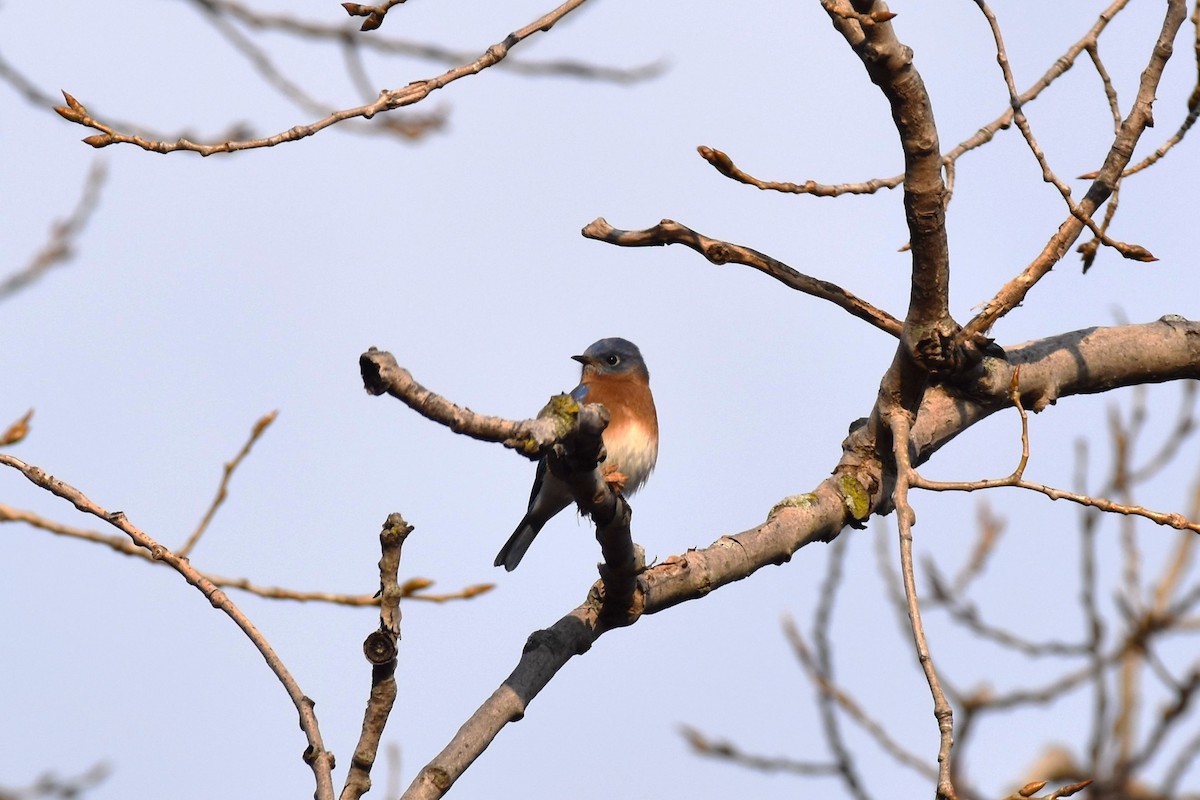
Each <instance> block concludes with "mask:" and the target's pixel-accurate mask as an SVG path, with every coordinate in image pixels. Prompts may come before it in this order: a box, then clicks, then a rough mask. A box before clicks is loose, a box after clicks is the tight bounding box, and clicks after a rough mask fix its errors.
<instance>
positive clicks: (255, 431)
mask: <svg viewBox="0 0 1200 800" xmlns="http://www.w3.org/2000/svg"><path fill="white" fill-rule="evenodd" d="M277 416H279V412H278V411H269V412H267V413H266V414H264V415H263V416H262V417H260V418H259V420H258V422H256V423H254V427H253V428H252V429H251V430H250V438H249V439H247V440H246V443H245V444H244V445H242V449H241V450H239V451H238V454H237V455H236V456H234V457H233V460H232V461H227V462H226V463H225V468H224V470H223V471H222V475H221V483H220V485H219V486H218V487H217V496H216V497H214V498H213V501H212V503H211V504H209V506H208V511H206V512H205V513H204V517H203V518H202V519H201V520H200V524H199V525H197V526H196V530H194V531H192V535H191V536H189V537H188V539H187V541H186V542H184V545H183V547H181V548H179V549H178V550H177V551H176V553H178V555H179V556H180V558H187V556H188V554H189V553H191V552H192V548H194V547H195V546H196V543H197V542H199V541H200V537H201V536H203V535H204V532H205V531H206V530H208V526H209V523H211V522H212V520H213V517H214V516H215V515H216V513H217V509H218V508H220V507H221V504H222V503H224V502H225V497H226V496H227V494H228V490H229V479H230V478H232V477H233V473H234V470H236V469H237V468H238V465H240V464H241V463H242V461H243V460H244V459H245V458H246V456H248V455H250V448H252V447H254V443H255V442H257V441H258V440H259V438H260V437H261V436H262V435H263V433H265V432H266V430H267V428H269V427H271V423H272V422H274V421H275V418H276V417H277Z"/></svg>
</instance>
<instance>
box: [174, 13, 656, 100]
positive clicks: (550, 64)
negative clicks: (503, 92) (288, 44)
mask: <svg viewBox="0 0 1200 800" xmlns="http://www.w3.org/2000/svg"><path fill="white" fill-rule="evenodd" d="M193 2H196V3H199V4H202V5H203V6H204V7H206V8H211V9H215V10H219V11H221V12H223V13H226V14H229V15H230V16H232V17H234V18H236V19H237V20H238V21H239V22H241V23H242V24H243V25H245V26H246V27H249V28H255V29H260V30H276V31H281V32H283V33H287V34H290V35H292V36H297V37H301V38H306V39H313V40H322V41H340V42H346V41H350V40H352V41H354V42H355V43H356V45H358V46H360V47H362V48H363V49H365V50H370V51H372V52H376V53H382V54H384V55H389V56H407V57H411V58H421V59H425V60H427V61H434V62H437V63H441V64H463V63H466V62H468V61H470V60H472V59H473V58H475V54H474V53H467V52H464V51H461V50H451V49H449V48H446V47H442V46H440V45H436V44H427V43H424V42H412V41H406V40H402V39H394V38H389V37H385V36H381V35H375V36H359V35H358V33H357V32H356V31H355V29H354V28H353V27H352V26H347V25H331V24H328V23H322V22H314V21H310V20H304V19H300V18H298V17H296V16H294V15H292V14H270V13H266V12H262V11H257V10H253V9H249V8H247V7H246V6H244V5H242V4H241V3H237V2H233V0H193ZM497 68H498V69H502V70H505V71H506V72H513V73H517V74H522V75H533V76H557V77H570V78H581V79H585V80H598V81H609V82H612V83H636V82H639V81H645V80H649V79H651V78H654V77H657V76H659V75H661V74H662V73H663V71H664V69H665V64H663V63H662V62H661V61H656V62H652V63H649V64H643V65H641V66H637V67H631V68H628V69H622V68H619V67H604V66H599V65H595V64H588V63H585V62H582V61H573V60H567V59H559V60H552V61H529V60H524V59H516V58H506V59H505V60H504V61H502V62H501V63H500V64H499V65H497Z"/></svg>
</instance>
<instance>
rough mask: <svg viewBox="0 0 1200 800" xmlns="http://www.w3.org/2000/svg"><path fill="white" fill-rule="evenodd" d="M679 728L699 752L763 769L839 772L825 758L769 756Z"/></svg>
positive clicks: (694, 730) (822, 772)
mask: <svg viewBox="0 0 1200 800" xmlns="http://www.w3.org/2000/svg"><path fill="white" fill-rule="evenodd" d="M679 732H680V734H681V735H682V736H683V738H684V739H686V740H687V743H688V745H689V746H690V747H691V748H692V751H693V752H694V753H696V754H697V755H701V756H705V757H707V758H715V759H719V760H721V761H726V762H729V763H731V764H737V765H738V766H740V767H746V768H748V769H756V770H759V771H760V772H791V773H793V774H796V775H809V776H813V775H836V774H837V767H836V766H835V765H833V764H830V763H828V762H823V761H796V760H794V759H791V758H782V757H778V758H769V757H766V756H756V755H752V754H749V753H746V752H744V751H743V750H741V749H740V748H738V747H737V746H736V745H734V744H731V743H730V742H727V741H714V740H712V739H709V738H708V737H707V736H705V735H704V734H703V733H701V732H700V731H698V730H696V729H695V728H692V727H690V726H687V725H681V726H680V727H679Z"/></svg>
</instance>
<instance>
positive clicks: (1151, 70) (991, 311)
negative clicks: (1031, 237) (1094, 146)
mask: <svg viewBox="0 0 1200 800" xmlns="http://www.w3.org/2000/svg"><path fill="white" fill-rule="evenodd" d="M1185 15H1186V12H1185V9H1184V4H1183V2H1182V0H1169V2H1168V3H1167V12H1166V16H1165V18H1164V19H1163V25H1162V30H1161V32H1160V33H1159V36H1158V40H1157V41H1156V42H1155V45H1154V50H1153V53H1152V55H1151V57H1150V61H1149V63H1148V64H1147V65H1146V69H1145V70H1144V71H1143V72H1142V77H1141V83H1140V85H1139V86H1138V93H1137V98H1136V99H1135V101H1134V104H1133V109H1132V110H1131V111H1130V113H1129V116H1127V117H1126V118H1125V121H1124V122H1123V123H1122V124H1121V131H1120V133H1118V134H1117V136H1116V138H1115V139H1114V141H1113V144H1112V147H1111V148H1110V149H1109V151H1108V155H1107V157H1106V158H1105V162H1104V166H1103V167H1102V168H1101V170H1100V172H1099V175H1098V176H1097V178H1096V180H1095V181H1093V182H1092V186H1091V188H1090V189H1088V192H1087V194H1086V195H1085V196H1084V198H1083V200H1082V201H1081V202H1080V204H1079V208H1080V210H1081V211H1082V212H1083V214H1084V215H1085V216H1089V217H1090V216H1091V215H1092V214H1093V213H1095V210H1096V209H1097V208H1098V207H1099V206H1100V204H1101V203H1102V202H1104V201H1105V200H1106V199H1108V197H1109V195H1111V194H1112V190H1113V187H1114V186H1116V185H1117V183H1118V182H1119V180H1120V176H1121V173H1122V172H1124V170H1125V167H1126V166H1127V165H1128V164H1129V159H1130V157H1131V155H1132V153H1133V150H1134V147H1135V146H1136V145H1137V142H1138V140H1139V139H1140V138H1141V135H1142V133H1143V132H1144V131H1145V130H1146V128H1147V127H1148V126H1149V125H1151V124H1152V123H1153V113H1152V110H1151V106H1152V104H1153V102H1154V96H1155V92H1156V91H1157V89H1158V84H1159V82H1160V81H1161V80H1162V74H1163V69H1164V68H1165V67H1166V63H1167V60H1168V59H1169V58H1170V56H1171V52H1172V42H1173V41H1174V39H1175V34H1176V33H1178V31H1179V28H1180V26H1181V25H1182V24H1183V20H1184V17H1185ZM1082 229H1083V223H1082V222H1080V221H1079V219H1078V218H1076V217H1075V216H1074V215H1072V217H1071V218H1070V219H1068V220H1066V221H1065V222H1064V223H1063V224H1062V225H1061V226H1059V228H1058V230H1057V232H1056V233H1055V234H1054V235H1053V236H1051V237H1050V240H1049V241H1048V242H1047V243H1046V245H1045V247H1043V248H1042V252H1041V253H1040V254H1039V255H1038V256H1037V258H1035V259H1034V260H1033V261H1032V262H1031V263H1030V264H1029V265H1028V266H1026V267H1025V269H1024V270H1022V271H1021V273H1020V274H1019V275H1017V276H1016V277H1015V278H1013V279H1012V280H1010V281H1009V282H1008V283H1006V284H1005V285H1004V287H1002V288H1001V289H1000V291H999V292H998V293H997V294H996V296H995V297H993V298H992V299H991V300H989V301H988V302H987V303H986V304H985V305H984V307H983V309H982V310H981V311H980V312H979V313H978V314H977V315H976V316H975V317H974V319H972V320H971V321H970V322H969V323H967V325H965V326H964V328H963V333H964V335H970V334H980V333H984V332H986V331H987V330H988V329H990V328H991V326H992V325H993V324H995V322H996V320H998V319H999V318H1000V317H1002V316H1004V315H1005V314H1007V313H1008V312H1009V311H1011V310H1012V309H1013V308H1016V307H1017V306H1018V305H1019V304H1020V303H1021V301H1022V300H1024V299H1025V295H1026V294H1028V293H1029V290H1030V289H1032V288H1033V286H1034V285H1035V284H1036V283H1037V282H1038V281H1039V280H1041V278H1042V277H1043V276H1044V275H1045V274H1046V273H1047V272H1049V271H1050V269H1051V268H1053V266H1054V265H1055V264H1056V263H1058V262H1059V261H1060V260H1061V259H1062V257H1063V255H1064V254H1065V253H1066V251H1067V248H1069V247H1070V246H1071V244H1072V243H1073V242H1074V241H1075V240H1076V239H1077V238H1078V237H1079V234H1080V232H1081V231H1082Z"/></svg>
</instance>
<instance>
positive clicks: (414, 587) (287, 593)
mask: <svg viewBox="0 0 1200 800" xmlns="http://www.w3.org/2000/svg"><path fill="white" fill-rule="evenodd" d="M0 522H24V523H26V524H28V525H30V526H32V527H34V528H38V529H40V530H44V531H47V532H48V533H53V534H57V535H59V536H70V537H72V538H75V539H81V540H83V541H85V542H92V543H93V544H101V545H104V546H105V547H108V548H110V549H111V550H114V551H116V552H118V553H120V554H121V555H126V556H134V557H136V558H142V559H145V560H146V561H149V562H150V563H153V564H163V563H164V562H161V561H156V560H155V559H154V556H153V555H152V554H151V553H150V552H149V551H147V550H144V549H142V548H141V547H138V546H137V545H135V544H133V543H131V542H130V541H129V539H128V537H125V536H119V535H109V534H104V533H100V532H99V531H92V530H87V529H85V528H75V527H72V526H70V525H63V524H62V523H59V522H55V521H53V520H49V519H46V518H45V517H42V516H40V515H38V514H35V513H33V512H32V511H25V510H22V509H17V508H13V507H12V506H9V505H6V504H4V503H0ZM164 566H165V564H164ZM199 574H200V575H202V576H203V577H204V578H205V579H206V580H207V581H209V582H210V583H211V584H213V585H214V586H219V587H221V588H222V589H239V590H241V591H243V592H247V593H249V594H253V595H256V596H258V597H263V598H266V599H268V600H294V601H297V602H302V603H331V604H333V605H339V606H352V607H362V606H378V605H379V597H378V596H376V595H371V594H340V593H336V592H310V591H302V590H297V589H285V588H282V587H278V586H260V585H258V584H255V583H252V582H251V581H250V580H249V579H247V578H227V577H224V576H222V575H217V574H216V573H213V572H204V571H201V572H200V573H199ZM433 585H434V582H433V581H431V580H429V579H428V578H412V579H410V580H408V581H405V582H404V584H403V585H402V586H401V587H400V590H401V593H402V596H403V597H404V598H406V599H409V600H420V601H423V602H427V603H439V604H440V603H448V602H450V601H453V600H470V599H472V598H475V597H478V596H479V595H481V594H486V593H487V592H490V591H491V590H492V589H494V588H496V585H495V584H493V583H480V584H474V585H472V586H466V587H464V588H462V589H460V590H458V591H457V592H449V593H441V594H432V593H429V592H427V591H426V590H427V589H429V588H430V587H431V586H433Z"/></svg>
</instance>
